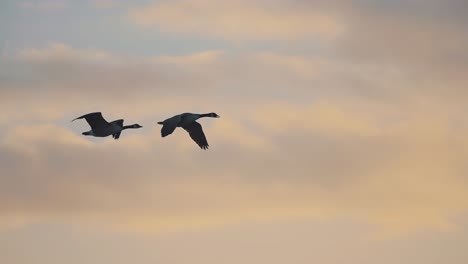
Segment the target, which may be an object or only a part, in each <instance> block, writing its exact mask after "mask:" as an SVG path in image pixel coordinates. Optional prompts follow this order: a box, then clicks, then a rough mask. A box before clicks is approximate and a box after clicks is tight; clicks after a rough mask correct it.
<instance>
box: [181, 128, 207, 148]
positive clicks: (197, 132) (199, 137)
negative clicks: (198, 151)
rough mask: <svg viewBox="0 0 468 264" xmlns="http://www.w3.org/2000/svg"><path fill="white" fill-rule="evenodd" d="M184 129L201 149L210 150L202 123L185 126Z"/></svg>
mask: <svg viewBox="0 0 468 264" xmlns="http://www.w3.org/2000/svg"><path fill="white" fill-rule="evenodd" d="M182 128H183V129H185V131H187V132H188V133H189V135H190V137H191V138H192V139H193V141H195V143H197V145H198V146H200V148H202V149H208V147H209V145H208V141H206V137H205V134H204V133H203V129H202V126H201V125H200V123H198V122H195V121H194V122H192V123H190V125H187V126H183V127H182Z"/></svg>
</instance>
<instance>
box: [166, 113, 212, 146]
mask: <svg viewBox="0 0 468 264" xmlns="http://www.w3.org/2000/svg"><path fill="white" fill-rule="evenodd" d="M202 117H213V118H219V116H218V115H217V114H216V113H208V114H194V113H183V114H180V115H175V116H173V117H170V118H168V119H166V120H164V121H162V122H158V124H160V125H163V127H162V129H161V136H162V137H166V136H168V135H170V134H172V132H174V130H175V129H176V128H177V127H182V128H183V129H184V130H185V131H187V132H188V133H189V135H190V137H191V138H192V140H193V141H195V143H197V145H198V146H199V147H200V148H201V149H208V147H209V145H208V141H207V140H206V137H205V133H203V128H202V126H201V125H200V123H198V122H197V120H198V119H200V118H202Z"/></svg>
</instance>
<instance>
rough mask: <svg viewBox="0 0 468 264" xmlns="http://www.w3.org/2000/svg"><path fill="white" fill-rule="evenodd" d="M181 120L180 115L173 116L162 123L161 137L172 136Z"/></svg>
mask: <svg viewBox="0 0 468 264" xmlns="http://www.w3.org/2000/svg"><path fill="white" fill-rule="evenodd" d="M180 119H181V116H180V115H176V116H173V117H171V118H168V119H166V120H164V121H163V127H162V128H161V136H162V137H165V136H167V135H170V134H172V132H174V130H175V129H176V128H177V125H178V124H179V122H180Z"/></svg>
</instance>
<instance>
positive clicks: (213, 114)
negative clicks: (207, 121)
mask: <svg viewBox="0 0 468 264" xmlns="http://www.w3.org/2000/svg"><path fill="white" fill-rule="evenodd" d="M207 116H209V117H214V118H219V115H218V114H216V113H209V114H208V115H207Z"/></svg>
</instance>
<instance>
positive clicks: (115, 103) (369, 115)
mask: <svg viewBox="0 0 468 264" xmlns="http://www.w3.org/2000/svg"><path fill="white" fill-rule="evenodd" d="M5 62H7V65H6V64H5ZM5 62H4V63H3V64H2V65H0V67H2V69H5V70H4V71H2V73H1V74H2V77H3V78H1V81H0V87H1V90H0V91H1V95H2V96H1V97H0V100H1V101H2V104H1V110H2V111H0V112H1V113H3V114H2V115H1V116H0V117H1V118H0V122H1V124H2V126H3V128H4V129H2V131H0V134H1V135H2V142H1V144H0V148H1V151H0V153H1V161H0V162H1V164H0V165H1V166H0V168H1V171H0V172H1V173H0V175H2V177H1V178H0V183H1V184H0V186H1V187H0V188H1V191H0V195H2V197H0V198H1V199H0V200H2V201H8V202H3V203H1V204H0V214H1V215H2V219H3V220H2V221H3V222H2V223H3V225H4V227H11V226H18V225H20V226H21V225H27V224H31V223H37V222H48V221H59V222H64V223H74V224H76V225H78V226H81V225H85V224H92V225H98V226H100V227H102V226H106V227H109V228H117V229H119V230H131V231H138V232H165V231H168V230H183V229H197V228H209V227H215V226H220V225H226V224H232V223H239V222H243V221H259V220H261V221H277V220H281V219H283V220H284V219H298V218H335V217H341V216H343V215H344V216H346V217H350V218H355V219H360V220H362V221H365V222H368V223H373V224H376V225H377V226H379V227H380V230H382V229H383V230H386V231H387V232H388V233H389V234H397V233H403V234H404V233H406V232H411V231H414V230H417V229H421V228H430V229H437V230H448V229H451V228H453V227H454V224H453V222H452V220H451V219H452V218H453V217H455V216H456V215H458V214H463V213H466V211H467V210H468V205H467V204H466V202H464V201H467V200H468V199H467V197H466V193H467V192H466V190H467V188H468V185H467V183H468V182H467V180H466V176H465V175H468V174H467V169H468V168H467V167H466V166H465V165H464V164H465V162H464V160H466V157H468V153H467V152H466V149H468V143H467V141H466V139H465V138H464V135H465V134H466V132H468V126H466V125H465V124H466V122H465V121H466V119H465V118H464V114H463V113H464V112H463V106H461V105H459V104H453V103H452V104H451V102H457V101H456V100H457V98H456V96H455V97H454V96H453V95H450V94H449V95H446V96H444V97H437V96H435V95H437V93H440V92H441V91H440V89H436V88H437V87H435V86H434V87H433V89H434V90H433V91H432V92H431V90H430V89H429V90H427V94H421V93H420V90H419V89H421V87H420V86H411V85H409V84H408V79H406V78H404V76H402V75H401V71H399V70H392V69H393V68H392V66H391V65H388V64H382V65H380V66H378V67H376V66H375V64H374V62H366V61H365V60H360V59H359V60H357V61H356V63H355V64H353V63H352V61H350V60H349V57H345V58H344V59H337V58H324V57H316V56H312V55H308V56H298V55H291V54H282V53H278V52H236V51H227V50H208V51H204V52H198V53H193V54H187V55H179V56H168V55H162V56H149V57H134V56H122V55H118V54H111V53H108V52H105V51H100V50H90V49H76V48H73V47H71V46H68V45H65V44H60V43H58V44H53V45H51V46H49V47H46V48H43V49H34V48H32V49H26V50H22V51H20V52H19V53H18V54H16V55H11V56H9V57H8V58H7V60H6V61H5ZM402 65H403V66H405V65H408V64H406V61H405V60H403V61H402ZM416 77H417V76H414V77H413V78H416ZM453 88H454V87H447V89H449V90H450V89H453ZM18 101H21V102H22V103H21V105H19V104H18V103H17V102H18ZM92 111H102V112H103V113H104V116H105V117H106V118H107V119H108V120H115V119H119V118H125V120H126V122H127V123H140V124H142V125H143V126H144V128H143V129H141V130H138V131H128V133H124V135H122V137H121V139H119V141H114V140H112V139H90V138H84V137H83V136H82V135H81V132H82V131H86V130H88V129H89V128H88V126H87V124H86V123H85V122H83V121H81V120H80V121H75V122H74V123H70V122H69V121H70V120H71V119H73V118H75V117H77V116H80V115H82V114H84V113H87V112H92ZM185 111H193V112H211V111H215V112H217V113H218V114H220V115H221V116H222V118H221V119H219V120H209V119H208V120H203V121H202V123H203V126H204V130H205V132H206V134H207V137H208V141H209V142H210V145H211V146H212V148H211V149H210V151H205V152H200V150H199V149H198V148H197V146H196V145H195V144H194V143H193V142H192V141H191V139H190V138H189V137H188V136H187V134H186V132H185V131H182V130H176V132H175V133H174V134H173V135H171V136H170V137H167V138H164V139H161V138H160V132H159V128H160V127H159V126H157V125H156V122H157V121H160V120H163V119H164V118H167V117H169V116H171V115H173V114H177V113H180V112H185Z"/></svg>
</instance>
